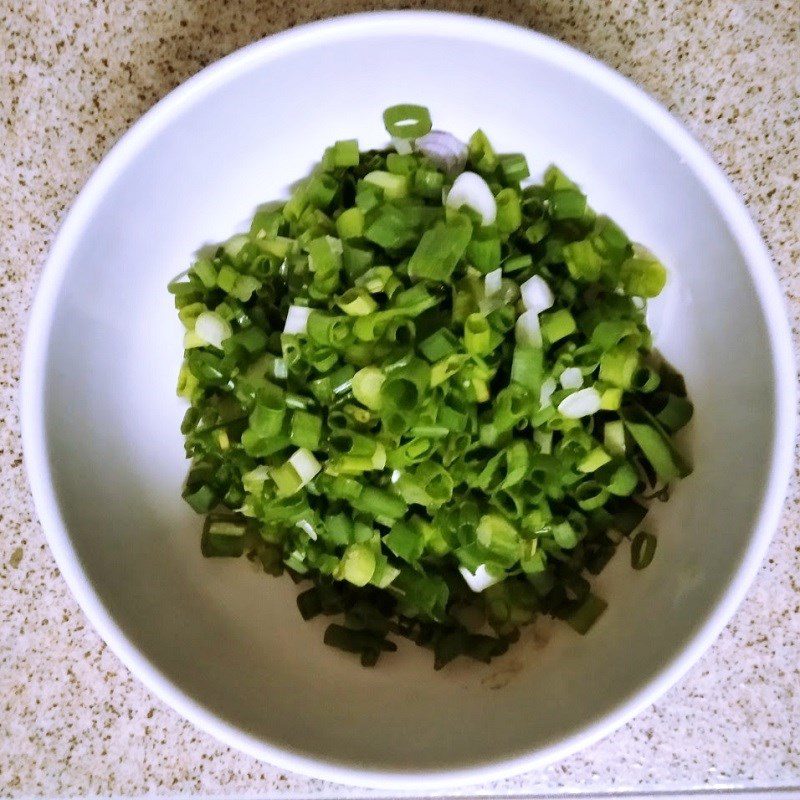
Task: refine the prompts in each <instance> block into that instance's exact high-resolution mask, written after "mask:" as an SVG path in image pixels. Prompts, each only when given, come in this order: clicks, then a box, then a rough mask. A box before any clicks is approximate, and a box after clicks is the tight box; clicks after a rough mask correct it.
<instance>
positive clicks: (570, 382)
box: [559, 367, 583, 389]
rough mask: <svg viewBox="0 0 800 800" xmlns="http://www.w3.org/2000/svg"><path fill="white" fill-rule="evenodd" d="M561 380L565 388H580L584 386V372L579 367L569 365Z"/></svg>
mask: <svg viewBox="0 0 800 800" xmlns="http://www.w3.org/2000/svg"><path fill="white" fill-rule="evenodd" d="M559 381H561V385H562V386H563V387H564V388H565V389H580V388H581V386H583V373H582V372H581V371H580V369H579V368H578V367H567V368H566V369H565V370H564V371H563V372H562V373H561V377H560V378H559Z"/></svg>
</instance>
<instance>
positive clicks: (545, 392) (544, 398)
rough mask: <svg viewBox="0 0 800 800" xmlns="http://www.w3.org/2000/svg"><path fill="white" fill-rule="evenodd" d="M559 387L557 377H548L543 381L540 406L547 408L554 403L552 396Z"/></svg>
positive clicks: (540, 391)
mask: <svg viewBox="0 0 800 800" xmlns="http://www.w3.org/2000/svg"><path fill="white" fill-rule="evenodd" d="M557 388H558V384H557V383H556V379H555V378H547V379H545V380H544V381H543V382H542V388H541V389H540V390H539V407H540V408H547V407H548V406H550V405H552V402H551V398H552V396H553V392H554V391H555V390H556V389H557Z"/></svg>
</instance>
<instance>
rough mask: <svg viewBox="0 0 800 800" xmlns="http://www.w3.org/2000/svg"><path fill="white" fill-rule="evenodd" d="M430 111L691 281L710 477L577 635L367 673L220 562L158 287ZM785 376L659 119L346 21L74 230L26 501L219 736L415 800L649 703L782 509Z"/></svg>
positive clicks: (114, 618) (491, 26)
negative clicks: (578, 188)
mask: <svg viewBox="0 0 800 800" xmlns="http://www.w3.org/2000/svg"><path fill="white" fill-rule="evenodd" d="M402 101H406V102H419V103H423V104H425V105H427V106H429V107H430V109H431V111H432V114H433V117H434V120H435V124H436V126H437V127H440V128H444V129H450V130H452V131H454V132H457V133H459V134H462V135H464V136H466V135H468V134H469V133H470V132H471V131H472V130H473V129H474V128H475V127H477V126H481V127H484V128H485V129H486V130H487V132H488V133H489V135H490V136H491V139H492V141H493V142H495V143H496V144H497V145H498V146H499V148H501V149H511V150H520V149H521V150H524V151H525V153H526V155H527V156H528V159H529V161H530V164H531V166H532V169H533V172H534V174H536V173H540V172H541V171H542V170H543V168H544V167H545V166H546V165H547V164H548V163H550V162H556V163H557V164H559V165H560V166H561V167H563V168H564V169H565V170H566V171H567V173H569V174H570V175H572V176H575V177H577V179H578V180H579V181H580V182H581V183H582V185H583V187H584V188H585V190H586V191H587V192H588V194H589V198H590V201H591V202H592V204H593V205H594V206H595V207H596V208H598V209H601V210H603V211H606V212H608V213H610V214H611V215H613V216H614V217H615V218H616V219H617V220H618V221H619V222H620V223H621V224H622V225H623V227H624V228H625V229H627V230H628V231H629V232H630V233H631V234H632V235H633V236H634V237H635V238H636V239H638V240H640V241H643V242H645V243H647V244H648V245H649V246H650V247H651V248H652V249H653V250H654V251H655V252H656V253H658V254H659V255H660V256H661V257H662V259H663V260H664V261H665V262H666V263H667V264H668V265H669V267H670V268H671V270H672V281H671V284H670V287H669V289H668V291H667V293H666V296H665V298H664V299H663V300H662V301H660V302H659V304H657V305H656V307H655V308H654V317H655V322H654V324H655V325H656V327H657V333H658V337H657V338H658V342H657V343H658V345H659V347H660V348H661V349H662V350H663V351H664V352H665V353H666V355H667V356H668V357H669V358H671V359H672V360H673V361H674V363H675V364H676V365H677V366H678V367H679V368H680V369H681V370H682V371H683V372H684V374H685V376H686V379H687V382H688V385H689V388H690V391H691V394H692V397H693V399H694V401H695V403H696V406H697V413H696V421H695V424H694V429H693V433H692V434H691V437H690V438H691V442H690V445H691V450H692V452H693V459H694V464H695V472H694V474H693V475H692V476H691V477H690V478H689V479H688V480H686V481H685V482H683V483H682V484H681V485H680V486H679V488H678V489H677V491H676V492H675V495H674V497H673V499H672V500H671V501H670V502H669V503H668V504H666V505H664V506H662V507H660V508H659V509H658V510H657V512H656V514H655V515H654V519H653V520H652V522H651V523H650V527H651V528H654V529H655V530H657V532H658V534H659V551H658V555H657V558H656V559H655V561H654V562H653V564H652V566H651V567H650V568H649V569H647V570H645V571H644V572H642V573H634V572H632V571H631V570H630V567H629V564H628V563H627V562H628V557H627V554H626V553H624V552H623V553H620V554H619V555H618V557H617V559H616V560H615V561H614V562H613V564H612V565H611V567H610V568H609V569H608V571H607V572H606V573H604V575H603V576H602V578H601V580H600V581H599V584H600V589H601V591H602V593H603V594H604V595H605V596H606V597H607V598H608V600H609V601H610V608H609V610H608V612H607V613H606V614H605V615H604V617H603V618H602V620H601V621H600V623H599V624H598V625H597V626H596V627H595V628H594V629H593V630H592V631H591V633H590V634H589V635H588V636H586V637H584V638H581V637H579V636H577V635H574V634H573V633H572V632H571V631H570V630H566V629H564V630H561V629H559V630H558V631H557V632H556V633H555V634H554V635H553V637H552V639H551V641H550V643H549V645H548V646H547V647H545V648H540V647H537V645H536V642H535V641H534V637H533V636H531V635H528V636H525V637H524V638H523V642H522V644H520V645H519V646H518V647H516V648H514V649H513V650H512V652H511V653H510V655H509V656H507V657H506V658H505V659H504V660H500V661H498V662H496V663H495V664H493V665H492V666H491V667H488V668H487V667H485V666H483V665H477V664H468V663H464V664H454V665H452V666H451V667H449V668H448V669H446V670H444V671H442V672H440V673H434V672H433V671H432V670H431V663H430V656H429V654H428V653H427V652H426V651H420V650H418V649H416V648H414V647H413V646H411V645H409V646H407V647H402V648H401V652H400V653H399V654H398V656H396V657H392V658H386V659H384V661H383V662H382V663H381V665H380V668H378V669H374V670H364V669H361V668H360V667H358V666H357V664H356V663H355V662H354V660H353V659H352V658H351V657H349V656H347V655H345V654H342V653H339V652H337V651H334V650H331V649H328V648H327V647H324V646H323V644H322V641H321V637H322V631H323V628H324V625H325V622H324V621H319V622H316V621H315V622H314V623H311V624H306V623H303V622H302V621H301V620H300V618H299V616H298V613H297V610H296V608H295V603H294V596H295V589H294V587H293V585H292V583H291V581H289V580H285V579H284V580H274V579H271V578H268V577H266V576H261V575H258V574H256V573H255V572H254V571H252V570H251V569H249V568H248V567H247V565H246V564H245V563H244V562H243V561H230V562H226V561H217V560H212V561H204V560H203V559H202V557H201V556H200V551H199V547H198V532H199V527H200V521H199V519H198V518H197V517H195V516H194V515H193V514H192V512H191V511H190V510H189V509H188V508H187V507H186V506H185V505H184V504H183V502H182V501H181V499H180V488H181V483H182V480H183V478H184V475H185V472H186V462H185V461H184V458H183V451H182V439H181V435H180V433H179V430H178V426H179V423H180V419H181V415H182V411H183V409H182V404H181V402H179V401H178V400H177V399H176V397H175V392H174V385H175V378H176V374H177V370H178V366H179V363H180V358H181V336H180V326H179V323H178V322H177V319H176V315H175V312H174V310H173V308H172V302H171V298H170V296H169V295H168V294H167V292H166V288H165V287H166V283H167V281H168V280H169V279H170V278H171V277H172V276H173V275H175V274H176V273H178V272H180V271H181V270H182V269H184V268H185V266H186V265H187V264H188V262H189V260H190V259H191V256H192V253H193V252H194V251H195V250H196V249H197V248H198V247H199V246H200V245H202V244H205V243H208V242H214V241H217V240H220V239H222V238H225V237H227V236H229V235H231V234H232V233H234V232H235V231H237V230H238V229H239V228H240V227H241V226H242V225H243V224H244V223H245V222H246V221H247V219H248V217H249V215H250V214H251V213H252V211H253V209H254V208H255V207H256V206H257V205H258V204H259V203H260V202H262V201H265V200H270V199H273V198H275V197H279V196H281V195H283V194H285V192H286V188H287V186H288V185H289V184H290V183H292V182H293V181H294V180H296V179H297V178H298V177H300V176H302V175H304V174H305V173H306V172H307V170H308V169H309V167H310V166H311V164H312V163H313V161H314V160H315V159H316V158H317V157H318V156H319V154H320V153H321V152H322V149H323V148H324V147H325V145H327V144H328V143H330V142H332V141H333V140H335V139H338V138H347V137H351V136H358V137H359V139H360V141H361V143H362V145H371V146H372V145H379V144H381V143H383V142H385V141H386V136H385V134H384V131H383V128H382V123H381V112H382V110H383V108H384V107H386V106H388V105H391V104H393V103H396V102H402ZM793 373H794V369H793V363H792V357H791V350H790V340H789V335H788V328H787V324H786V320H785V316H784V311H783V308H782V300H781V295H780V292H779V289H778V285H777V282H776V280H775V276H774V274H773V270H772V266H771V264H770V261H769V258H768V257H767V253H766V252H765V249H764V246H763V244H762V242H761V240H760V238H759V236H758V233H757V232H756V229H755V228H754V226H753V223H752V222H751V220H750V219H749V217H748V215H747V213H746V211H745V209H744V207H743V205H742V203H741V202H740V200H739V199H738V198H737V196H736V195H735V194H734V192H733V190H732V189H731V187H730V185H729V184H728V183H727V181H726V180H725V178H724V177H723V175H722V173H721V172H720V170H719V169H718V168H717V167H716V166H715V165H714V164H713V163H712V162H711V160H710V159H709V158H708V156H707V155H706V154H705V153H704V152H703V151H702V149H701V148H700V147H699V146H698V145H697V143H696V142H695V141H694V140H693V139H692V138H691V137H690V136H689V135H688V134H687V133H686V131H685V130H684V129H683V128H682V127H681V126H680V125H679V124H678V123H677V122H675V120H674V119H672V117H670V116H669V115H668V114H667V112H666V111H664V110H663V109H662V108H661V107H660V106H658V105H657V104H656V103H655V102H653V101H652V100H651V99H650V98H648V97H647V96H646V95H645V94H643V93H642V92H641V91H640V90H639V89H637V88H636V87H635V86H634V85H633V84H631V83H630V82H628V81H627V80H625V79H624V78H622V77H620V76H619V75H618V74H616V73H614V72H612V71H611V70H609V69H607V68H606V67H604V66H603V65H602V64H599V63H597V62H596V61H593V60H592V59H590V58H588V57H587V56H585V55H582V54H581V53H579V52H576V51H575V50H572V49H570V48H569V47H566V46H564V45H562V44H559V43H557V42H555V41H553V40H551V39H548V38H546V37H544V36H541V35H538V34H535V33H531V32H530V31H526V30H522V29H519V28H515V27H511V26H509V25H505V24H501V23H497V22H490V21H487V20H482V19H475V18H469V17H460V16H451V15H445V14H424V13H389V14H369V15H363V16H354V17H344V18H340V19H335V20H330V21H326V22H322V23H319V24H314V25H308V26H304V27H301V28H297V29H295V30H292V31H290V32H287V33H283V34H280V35H278V36H273V37H271V38H269V39H267V40H265V41H263V42H259V43H257V44H254V45H252V46H250V47H247V48H245V49H244V50H241V51H240V52H238V53H235V54H234V55H232V56H230V57H229V58H226V59H224V60H223V61H221V62H219V63H218V64H215V65H214V66H212V67H209V68H208V69H206V70H204V71H203V72H201V73H200V74H199V75H198V76H196V77H195V78H193V79H192V80H190V81H188V82H187V83H186V84H185V85H184V86H181V87H180V88H179V89H177V90H176V91H174V92H173V93H172V94H171V95H170V96H169V97H167V98H166V99H165V100H164V101H162V102H161V103H159V104H158V105H157V106H156V107H155V108H154V109H152V110H151V111H150V112H149V113H148V114H146V115H145V117H144V118H143V119H142V120H141V121H140V122H139V123H138V124H137V125H135V126H134V127H133V129H132V130H131V131H130V132H129V133H128V134H127V135H126V136H125V137H124V138H123V139H122V140H121V141H120V142H119V144H118V145H117V146H116V147H115V148H114V149H113V151H112V152H111V153H110V154H109V155H108V157H107V158H106V159H105V160H104V161H103V163H102V164H101V166H100V167H99V169H98V170H97V172H96V173H95V174H94V176H93V177H92V179H91V180H90V181H89V183H88V184H87V186H86V188H85V189H84V190H83V192H82V193H81V195H80V197H79V198H78V200H77V201H76V202H75V205H74V206H73V208H72V210H71V212H70V214H69V216H68V217H67V219H66V221H65V222H64V225H63V227H62V229H61V232H60V234H59V236H58V239H57V241H56V243H55V245H54V247H53V251H52V254H51V256H50V259H49V262H48V265H47V268H46V270H45V273H44V276H43V278H42V282H41V286H40V289H39V294H38V297H37V299H36V304H35V308H34V311H33V315H32V318H31V322H30V330H29V332H28V341H27V350H26V353H25V369H24V391H23V428H24V437H25V452H26V459H27V465H28V470H29V474H30V480H31V484H32V487H33V492H34V497H35V500H36V506H37V509H38V511H39V515H40V517H41V519H42V523H43V525H44V529H45V531H46V533H47V536H48V538H49V541H50V545H51V547H52V549H53V552H54V553H55V556H56V559H57V561H58V564H59V566H60V568H61V571H62V573H63V574H64V577H65V578H66V580H67V582H68V583H69V585H70V587H71V588H72V591H73V592H74V593H75V595H76V597H77V598H78V600H79V602H80V603H81V605H82V606H83V608H84V609H85V611H86V613H87V615H88V616H89V618H90V619H91V620H92V622H93V623H94V625H95V626H96V627H97V629H98V630H99V631H100V633H101V634H102V636H103V637H104V638H105V640H106V641H107V642H108V644H109V645H110V646H111V647H112V648H113V650H114V651H116V653H117V654H118V655H119V656H120V658H121V659H122V660H123V661H124V662H125V663H126V664H127V665H128V667H129V668H130V669H131V670H132V671H133V672H134V673H135V674H136V675H137V676H138V677H139V678H141V679H142V680H143V681H144V682H145V683H146V684H147V685H148V686H149V687H150V688H151V689H152V690H153V691H154V692H155V693H156V694H157V695H158V696H159V697H161V698H162V699H163V700H165V701H166V702H167V703H169V704H170V705H172V706H173V707H174V708H176V709H177V710H178V711H179V712H180V713H181V714H183V715H185V716H186V717H188V718H189V719H190V720H192V721H193V722H194V723H196V724H197V725H198V726H200V727H202V728H204V729H205V730H207V731H209V732H210V733H212V734H214V735H215V736H217V737H218V738H220V739H221V740H223V741H225V742H227V743H229V744H230V745H232V746H234V747H238V748H240V749H242V750H245V751H246V752H248V753H251V754H252V755H254V756H257V757H258V758H263V759H266V760H267V761H271V762H273V763H275V764H279V765H281V766H283V767H286V768H289V769H294V770H298V771H300V772H305V773H308V774H311V775H315V776H320V777H324V778H329V779H332V780H336V781H342V782H347V783H354V784H362V785H370V786H383V787H387V788H392V789H403V788H406V789H418V790H419V789H421V788H431V787H442V786H452V785H456V784H464V783H469V782H478V781H484V780H489V779H492V778H496V777H500V776H505V775H508V774H511V773H516V772H521V771H523V770H526V769H529V768H532V767H536V766H540V765H542V764H544V763H545V762H548V761H552V760H554V759H557V758H560V757H562V756H564V755H566V754H568V753H570V752H572V751H574V750H576V749H578V748H580V747H582V746H584V745H586V744H588V743H590V742H592V741H594V740H596V739H597V738H599V737H601V736H603V735H604V734H606V733H608V732H609V731H611V730H612V729H613V728H615V727H617V726H618V725H620V724H622V723H623V722H624V721H625V720H627V719H628V718H630V717H631V716H632V715H633V714H635V713H636V712H637V711H639V710H640V709H642V708H643V707H645V706H646V705H648V704H649V703H651V702H652V701H653V700H654V699H655V698H656V697H657V696H658V695H659V694H661V693H662V692H663V691H664V690H665V689H667V687H669V686H670V685H671V684H672V683H673V682H674V681H676V680H677V679H678V677H679V676H680V675H681V674H682V673H683V672H685V670H686V669H687V668H688V667H689V666H690V665H691V664H692V663H693V662H694V661H695V660H696V659H697V658H698V657H699V656H700V654H701V653H702V652H703V650H704V649H705V648H707V647H708V646H709V645H710V644H711V642H712V640H713V639H714V637H715V636H716V635H717V633H718V632H719V631H720V629H721V628H722V626H723V625H724V624H725V622H726V621H727V620H728V618H729V617H730V616H731V614H732V613H733V611H734V609H735V608H736V605H737V603H738V602H739V601H740V600H741V598H742V596H743V594H744V592H745V589H746V587H747V585H748V583H749V582H750V580H751V579H752V577H753V575H754V573H755V571H756V569H757V567H758V564H759V562H760V560H761V558H762V556H763V554H764V551H765V549H766V547H767V543H768V541H769V539H770V535H771V533H772V530H773V528H774V526H775V524H776V520H777V517H778V513H779V511H780V508H781V501H782V498H783V496H784V491H785V487H786V481H787V476H788V472H789V468H790V463H791V447H792V441H793V386H794V383H793Z"/></svg>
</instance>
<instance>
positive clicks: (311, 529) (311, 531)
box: [297, 519, 317, 542]
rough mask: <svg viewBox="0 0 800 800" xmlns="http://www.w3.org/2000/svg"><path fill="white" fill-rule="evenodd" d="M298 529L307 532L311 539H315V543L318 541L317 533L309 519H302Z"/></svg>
mask: <svg viewBox="0 0 800 800" xmlns="http://www.w3.org/2000/svg"><path fill="white" fill-rule="evenodd" d="M297 527H298V528H300V529H301V530H303V531H305V532H306V533H307V534H308V538H309V539H313V540H314V541H315V542H316V541H317V531H316V530H315V528H314V526H313V525H312V524H311V523H310V522H309V521H308V520H307V519H301V520H300V521H299V522H298V523H297Z"/></svg>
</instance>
